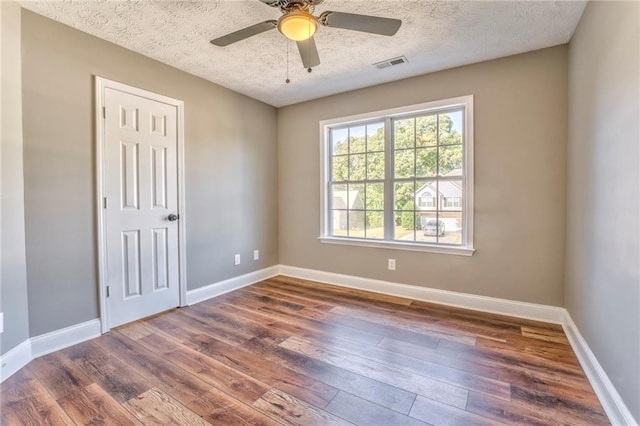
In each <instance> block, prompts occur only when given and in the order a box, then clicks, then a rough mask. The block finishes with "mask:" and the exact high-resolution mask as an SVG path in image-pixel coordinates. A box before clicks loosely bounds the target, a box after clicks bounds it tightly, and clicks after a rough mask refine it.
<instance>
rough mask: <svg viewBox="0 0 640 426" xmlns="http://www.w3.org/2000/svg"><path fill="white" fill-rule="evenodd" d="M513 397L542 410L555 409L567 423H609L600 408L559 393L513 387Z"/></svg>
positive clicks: (557, 414)
mask: <svg viewBox="0 0 640 426" xmlns="http://www.w3.org/2000/svg"><path fill="white" fill-rule="evenodd" d="M512 399H513V400H515V401H516V402H525V403H528V404H532V405H534V406H537V407H539V409H541V410H548V409H553V411H554V413H555V417H556V419H562V422H564V423H565V424H569V423H572V422H573V423H578V424H588V425H601V424H608V423H609V421H608V419H607V417H606V415H604V413H602V412H601V411H600V410H594V409H593V408H591V407H587V406H584V405H582V404H579V403H575V402H572V401H569V400H567V399H564V398H561V397H559V396H557V395H552V394H548V393H545V392H540V391H535V390H531V389H525V388H521V387H519V386H513V387H512Z"/></svg>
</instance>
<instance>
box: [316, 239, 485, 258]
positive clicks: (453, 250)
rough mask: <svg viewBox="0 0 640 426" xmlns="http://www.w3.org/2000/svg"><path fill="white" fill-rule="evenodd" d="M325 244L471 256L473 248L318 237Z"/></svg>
mask: <svg viewBox="0 0 640 426" xmlns="http://www.w3.org/2000/svg"><path fill="white" fill-rule="evenodd" d="M318 239H319V240H320V242H322V243H325V244H342V245H347V246H360V247H376V248H384V249H391V250H408V251H421V252H426V253H438V254H452V255H455V256H472V255H473V252H474V251H475V249H472V248H469V247H457V246H436V245H429V244H416V243H404V242H399V241H372V240H364V239H355V238H340V237H318Z"/></svg>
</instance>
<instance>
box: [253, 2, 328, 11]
mask: <svg viewBox="0 0 640 426" xmlns="http://www.w3.org/2000/svg"><path fill="white" fill-rule="evenodd" d="M260 1H261V2H262V3H264V4H266V5H267V6H271V7H277V8H278V9H280V10H282V11H283V12H287V11H290V10H292V9H299V10H308V9H309V8H311V7H315V6H317V5H319V4H322V3H324V0H260Z"/></svg>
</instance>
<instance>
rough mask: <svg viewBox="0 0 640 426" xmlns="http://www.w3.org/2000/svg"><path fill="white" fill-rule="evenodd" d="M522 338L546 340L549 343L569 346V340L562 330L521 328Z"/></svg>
mask: <svg viewBox="0 0 640 426" xmlns="http://www.w3.org/2000/svg"><path fill="white" fill-rule="evenodd" d="M521 330H522V336H523V337H530V338H532V339H538V340H545V341H547V342H555V343H562V344H564V345H568V344H569V339H567V336H565V334H564V333H563V332H562V331H561V330H546V329H543V328H536V327H521Z"/></svg>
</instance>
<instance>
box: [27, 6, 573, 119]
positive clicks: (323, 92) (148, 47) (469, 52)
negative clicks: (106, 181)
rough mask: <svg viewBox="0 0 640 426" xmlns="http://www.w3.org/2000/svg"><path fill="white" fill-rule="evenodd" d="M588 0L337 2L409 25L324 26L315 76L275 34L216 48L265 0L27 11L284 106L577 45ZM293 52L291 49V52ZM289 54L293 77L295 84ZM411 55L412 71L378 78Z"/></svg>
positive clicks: (265, 14)
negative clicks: (378, 31)
mask: <svg viewBox="0 0 640 426" xmlns="http://www.w3.org/2000/svg"><path fill="white" fill-rule="evenodd" d="M585 5H586V2H584V1H575V2H571V1H464V2H462V1H419V0H404V1H387V0H367V1H334V0H326V1H325V2H324V3H323V4H321V5H320V6H318V7H317V8H316V11H315V14H316V15H318V14H320V13H321V12H323V11H325V10H334V11H341V12H352V13H362V14H369V15H375V16H383V17H390V18H398V19H401V20H402V22H403V24H402V27H401V28H400V30H399V31H398V33H397V34H396V35H395V36H393V37H385V36H380V35H373V34H365V33H360V32H355V31H348V30H343V29H336V28H327V27H320V28H319V30H318V32H317V33H316V36H315V39H316V44H317V46H318V51H319V53H320V59H321V61H322V63H321V64H320V65H319V66H317V67H315V68H314V69H313V72H312V73H307V72H306V70H305V69H304V68H303V67H302V63H301V61H300V57H299V54H298V51H297V48H296V45H295V44H294V43H293V42H287V41H286V39H285V38H284V36H282V35H281V34H280V33H278V31H277V30H272V31H269V32H266V33H263V34H259V35H257V36H254V37H251V38H249V39H246V40H243V41H240V42H238V43H235V44H232V45H230V46H228V47H224V48H222V47H216V46H213V45H211V44H210V43H209V40H211V39H213V38H216V37H219V36H222V35H225V34H227V33H229V32H232V31H235V30H238V29H240V28H244V27H246V26H249V25H252V24H255V23H258V22H262V21H265V20H269V19H277V18H278V17H279V16H280V11H279V10H278V9H276V8H273V7H270V6H267V5H265V4H264V3H262V2H260V1H258V0H236V1H230V0H212V1H75V0H71V1H68V0H67V1H64V2H61V1H41V2H31V1H24V2H21V6H22V7H24V8H26V9H29V10H31V11H34V12H36V13H39V14H41V15H44V16H47V17H49V18H51V19H54V20H56V21H59V22H62V23H64V24H67V25H70V26H72V27H75V28H77V29H79V30H81V31H84V32H87V33H89V34H93V35H95V36H97V37H100V38H102V39H105V40H108V41H111V42H113V43H115V44H118V45H120V46H123V47H126V48H128V49H131V50H133V51H135V52H138V53H141V54H143V55H146V56H148V57H151V58H154V59H156V60H158V61H161V62H164V63H166V64H169V65H172V66H174V67H176V68H179V69H181V70H184V71H186V72H189V73H191V74H194V75H197V76H199V77H202V78H205V79H207V80H210V81H212V82H214V83H217V84H220V85H221V86H225V87H228V88H230V89H232V90H235V91H237V92H240V93H243V94H245V95H248V96H251V97H253V98H256V99H259V100H261V101H264V102H266V103H269V104H271V105H274V106H277V107H279V106H284V105H290V104H293V103H297V102H301V101H305V100H309V99H314V98H319V97H323V96H327V95H331V94H335V93H340V92H344V91H348V90H353V89H357V88H361V87H366V86H371V85H374V84H379V83H384V82H388V81H393V80H398V79H401V78H406V77H411V76H415V75H420V74H425V73H428V72H433V71H438V70H443V69H446V68H452V67H455V66H459V65H465V64H470V63H475V62H481V61H485V60H489V59H493V58H499V57H503V56H508V55H513V54H517V53H522V52H527V51H531V50H536V49H542V48H545V47H550V46H555V45H558V44H563V43H567V42H568V41H569V39H570V38H571V36H572V34H573V31H574V30H575V28H576V26H577V24H578V21H579V19H580V16H581V15H582V11H583V9H584V7H585ZM287 45H288V46H287ZM287 47H288V50H289V55H288V62H289V78H290V79H291V83H290V84H286V83H285V79H286V78H287ZM402 55H404V56H405V57H406V58H407V59H408V63H405V64H402V65H398V66H394V67H389V68H384V69H377V68H375V67H373V66H372V64H374V63H376V62H380V61H383V60H385V59H390V58H394V57H397V56H402Z"/></svg>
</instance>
